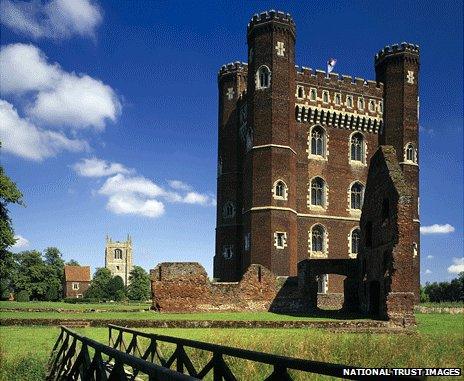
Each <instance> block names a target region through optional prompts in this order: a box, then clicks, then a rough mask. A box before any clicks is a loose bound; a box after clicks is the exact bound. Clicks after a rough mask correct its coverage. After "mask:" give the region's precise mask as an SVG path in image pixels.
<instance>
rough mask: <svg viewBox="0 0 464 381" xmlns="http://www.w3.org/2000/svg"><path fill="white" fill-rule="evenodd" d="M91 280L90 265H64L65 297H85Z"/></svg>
mask: <svg viewBox="0 0 464 381" xmlns="http://www.w3.org/2000/svg"><path fill="white" fill-rule="evenodd" d="M90 281H91V277H90V266H64V285H63V293H64V297H65V298H83V297H84V293H85V291H87V289H88V288H89V287H90Z"/></svg>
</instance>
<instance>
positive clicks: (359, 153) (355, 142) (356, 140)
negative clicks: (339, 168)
mask: <svg viewBox="0 0 464 381" xmlns="http://www.w3.org/2000/svg"><path fill="white" fill-rule="evenodd" d="M364 145H365V143H364V137H363V135H362V134H361V133H359V132H357V133H354V134H353V135H352V136H351V139H350V159H351V160H352V161H357V162H361V163H364V156H365V147H364Z"/></svg>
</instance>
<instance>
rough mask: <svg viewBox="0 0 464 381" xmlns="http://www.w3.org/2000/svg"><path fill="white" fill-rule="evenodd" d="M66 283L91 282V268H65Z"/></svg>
mask: <svg viewBox="0 0 464 381" xmlns="http://www.w3.org/2000/svg"><path fill="white" fill-rule="evenodd" d="M64 279H65V280H66V282H90V266H64Z"/></svg>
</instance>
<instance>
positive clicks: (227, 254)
mask: <svg viewBox="0 0 464 381" xmlns="http://www.w3.org/2000/svg"><path fill="white" fill-rule="evenodd" d="M246 78H247V65H246V64H243V63H240V62H235V63H231V64H228V65H224V66H223V67H222V68H221V70H220V71H219V74H218V85H219V133H218V152H219V154H218V173H217V205H218V207H217V218H216V226H217V228H216V254H215V256H214V277H215V278H218V279H220V280H221V281H235V280H237V279H238V278H239V277H240V263H241V254H242V249H243V246H242V166H243V164H242V163H243V160H242V155H241V153H242V150H243V147H242V146H243V143H242V142H241V140H240V139H241V137H240V136H239V135H240V133H242V138H245V139H246V136H245V134H246V131H244V130H242V131H241V130H240V126H239V124H240V123H244V125H245V127H246V102H245V101H244V97H243V93H244V91H245V90H246Z"/></svg>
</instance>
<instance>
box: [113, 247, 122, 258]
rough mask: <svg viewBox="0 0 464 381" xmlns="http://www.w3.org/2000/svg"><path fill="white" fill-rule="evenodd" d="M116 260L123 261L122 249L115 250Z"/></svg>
mask: <svg viewBox="0 0 464 381" xmlns="http://www.w3.org/2000/svg"><path fill="white" fill-rule="evenodd" d="M114 259H122V250H121V249H115V250H114Z"/></svg>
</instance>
